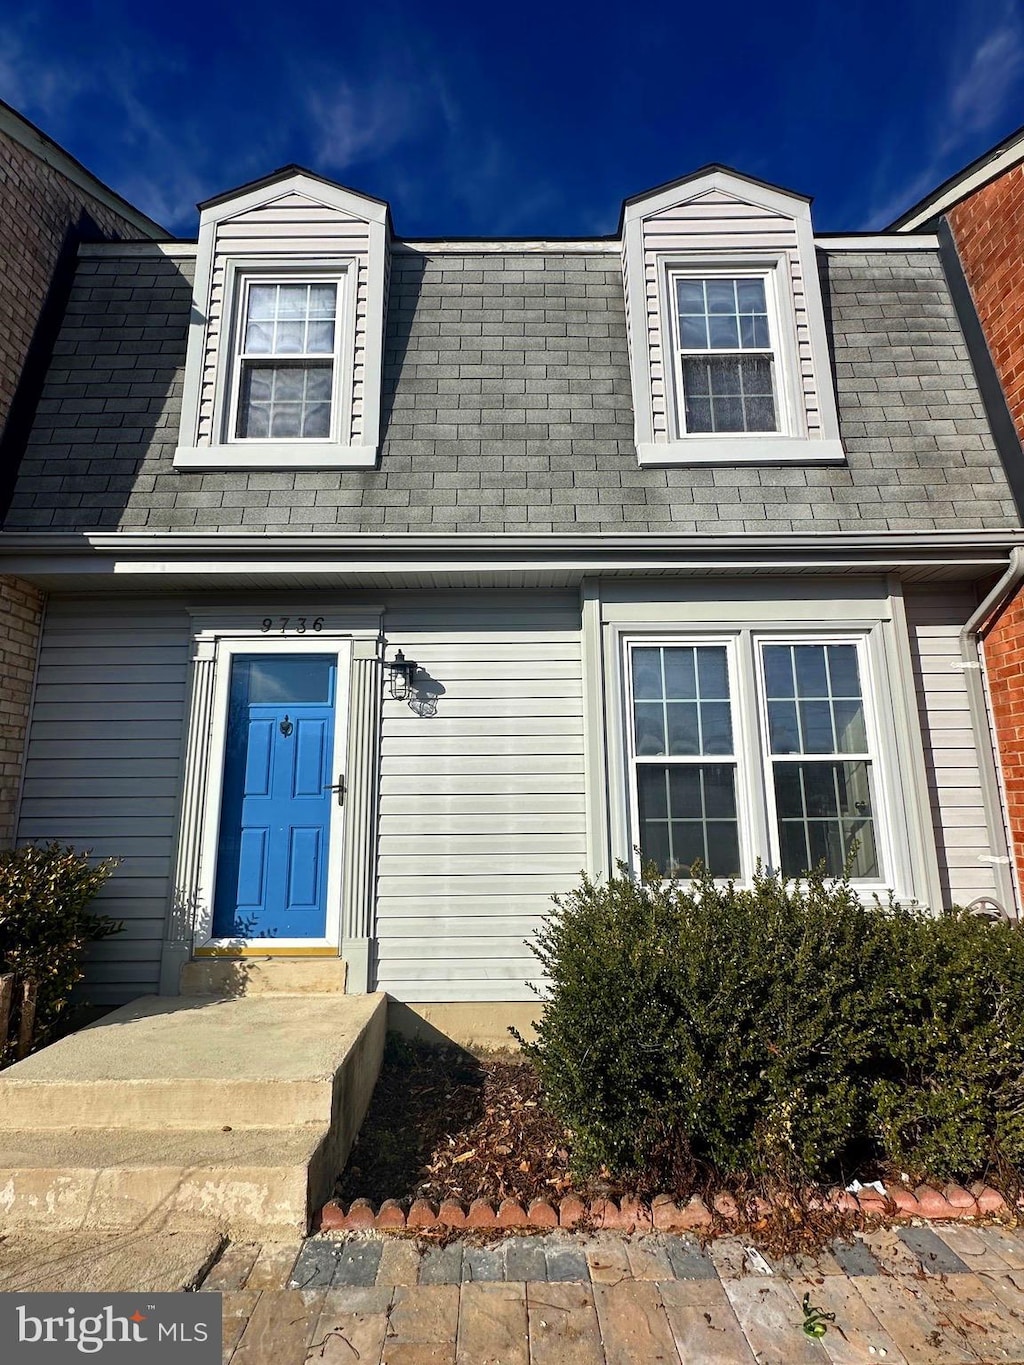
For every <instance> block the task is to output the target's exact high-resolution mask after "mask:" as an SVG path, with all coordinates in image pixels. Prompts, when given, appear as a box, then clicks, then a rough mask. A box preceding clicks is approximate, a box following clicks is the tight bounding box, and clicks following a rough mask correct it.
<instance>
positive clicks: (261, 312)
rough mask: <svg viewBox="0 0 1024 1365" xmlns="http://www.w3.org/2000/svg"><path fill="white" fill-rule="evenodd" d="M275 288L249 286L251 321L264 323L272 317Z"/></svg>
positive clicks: (275, 296) (257, 285) (275, 294)
mask: <svg viewBox="0 0 1024 1365" xmlns="http://www.w3.org/2000/svg"><path fill="white" fill-rule="evenodd" d="M276 299H277V288H276V286H275V285H272V284H252V285H250V286H249V318H250V319H251V320H252V321H256V320H257V319H262V320H263V321H266V320H267V319H268V318H272V317H273V316H274V304H275V301H276Z"/></svg>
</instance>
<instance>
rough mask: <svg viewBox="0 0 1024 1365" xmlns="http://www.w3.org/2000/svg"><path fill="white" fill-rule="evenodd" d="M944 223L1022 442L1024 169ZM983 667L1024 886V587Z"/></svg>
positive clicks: (992, 635) (988, 643)
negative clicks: (986, 675) (948, 230)
mask: <svg viewBox="0 0 1024 1365" xmlns="http://www.w3.org/2000/svg"><path fill="white" fill-rule="evenodd" d="M946 220H947V222H948V224H949V227H950V230H951V232H952V234H953V240H954V242H955V243H956V249H957V254H958V256H959V257H960V263H961V265H962V266H963V271H964V275H965V276H966V278H967V283H968V285H969V286H970V290H971V297H972V298H973V300H974V307H975V310H976V311H977V314H978V317H979V320H980V322H981V325H982V328H983V330H984V333H985V339H986V341H987V343H988V349H989V353H990V355H991V357H992V362H993V364H994V366H995V369H996V373H997V375H998V376H999V381H1000V383H1001V385H1002V389H1003V393H1004V395H1005V398H1006V402H1007V405H1008V407H1009V409H1010V414H1011V416H1012V418H1013V422H1014V426H1015V427H1016V430H1017V435H1018V437H1019V438H1020V439H1021V440H1022V441H1024V166H1015V167H1013V168H1012V169H1011V170H1009V171H1006V172H1005V173H1004V174H1003V175H1000V176H998V177H997V178H996V179H995V180H993V181H992V182H991V183H990V184H988V185H984V186H982V187H981V188H980V189H979V190H977V191H975V193H973V194H971V195H969V196H968V197H967V198H965V199H963V200H961V202H960V203H958V204H955V205H954V206H953V207H952V208H951V209H950V210H949V212H948V213H947V215H946ZM984 653H985V663H986V668H987V673H988V684H989V695H990V698H991V710H992V724H993V728H994V729H995V734H996V743H997V747H998V749H999V756H1000V762H1001V767H1002V774H1003V784H1004V791H1005V800H1006V818H1007V824H1008V827H1009V833H1010V839H1011V842H1012V847H1013V853H1014V859H1015V862H1016V866H1017V876H1018V879H1019V882H1020V884H1021V885H1024V590H1018V592H1017V594H1016V596H1015V597H1014V598H1013V599H1012V600H1011V601H1010V603H1009V604H1008V605H1007V606H1006V608H1005V609H1004V610H1003V611H1002V612H1001V613H1000V615H999V616H998V618H997V619H996V621H995V622H994V624H993V625H992V626H991V628H990V629H989V631H988V632H987V634H986V637H985V641H984Z"/></svg>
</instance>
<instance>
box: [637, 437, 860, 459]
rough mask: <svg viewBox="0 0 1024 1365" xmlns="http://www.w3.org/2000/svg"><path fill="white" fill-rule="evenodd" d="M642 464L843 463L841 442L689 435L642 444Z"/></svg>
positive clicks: (802, 438) (638, 448)
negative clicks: (683, 438) (681, 438)
mask: <svg viewBox="0 0 1024 1365" xmlns="http://www.w3.org/2000/svg"><path fill="white" fill-rule="evenodd" d="M636 451H637V456H638V457H639V460H640V464H641V465H785V464H845V463H846V452H845V451H844V450H843V443H842V441H840V440H808V439H807V438H806V437H801V436H768V437H764V438H762V437H759V436H735V437H730V436H724V437H716V436H711V437H702V436H690V437H687V438H686V439H685V440H681V441H660V442H641V443H640V444H639V445H638V446H637V448H636Z"/></svg>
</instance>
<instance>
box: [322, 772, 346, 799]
mask: <svg viewBox="0 0 1024 1365" xmlns="http://www.w3.org/2000/svg"><path fill="white" fill-rule="evenodd" d="M324 791H329V792H337V793H338V805H339V806H343V805H344V804H345V774H344V773H339V774H338V780H337V782H336V783H335V785H334V786H333V787H325V788H324Z"/></svg>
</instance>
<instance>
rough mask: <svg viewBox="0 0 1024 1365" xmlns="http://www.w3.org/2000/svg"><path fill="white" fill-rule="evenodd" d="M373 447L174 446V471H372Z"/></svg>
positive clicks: (325, 444) (321, 443)
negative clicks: (175, 447)
mask: <svg viewBox="0 0 1024 1365" xmlns="http://www.w3.org/2000/svg"><path fill="white" fill-rule="evenodd" d="M376 464H377V447H376V446H342V445H335V444H334V443H333V442H330V441H261V442H260V443H259V444H258V445H245V444H243V443H241V442H240V443H239V444H238V445H216V446H212V445H211V446H178V448H177V450H176V451H175V452H174V467H175V469H185V470H193V469H197V470H211V471H212V470H226V469H238V470H243V469H373V468H374V467H375V466H376Z"/></svg>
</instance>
